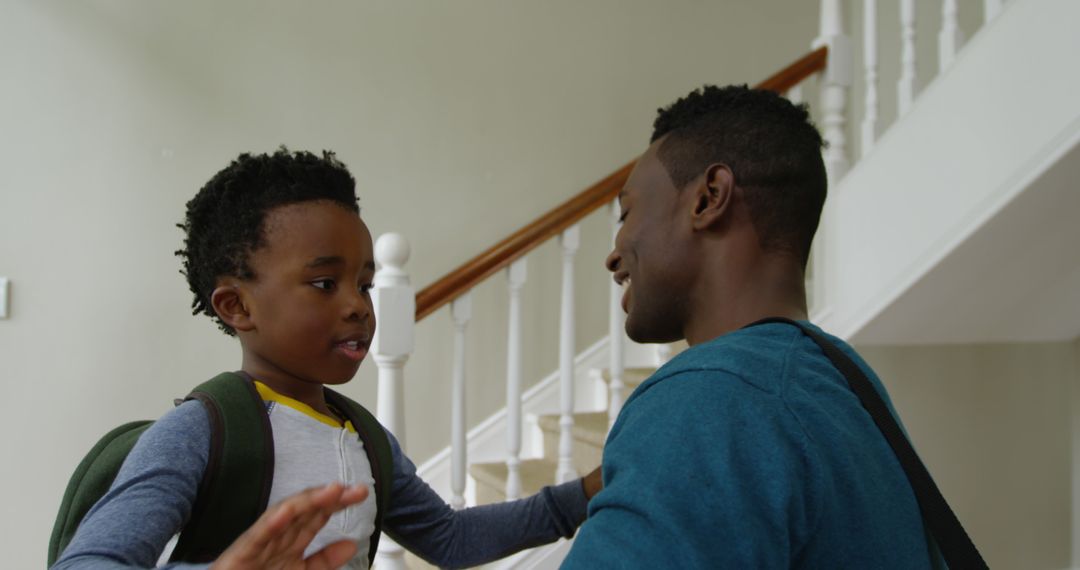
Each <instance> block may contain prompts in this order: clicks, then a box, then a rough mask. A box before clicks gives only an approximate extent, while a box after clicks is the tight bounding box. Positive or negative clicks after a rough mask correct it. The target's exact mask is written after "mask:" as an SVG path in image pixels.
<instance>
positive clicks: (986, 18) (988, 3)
mask: <svg viewBox="0 0 1080 570" xmlns="http://www.w3.org/2000/svg"><path fill="white" fill-rule="evenodd" d="M1004 4H1005V1H1004V0H984V2H983V22H984V23H986V24H989V23H990V21H991V20H993V19H994V18H996V17H997V15H998V14H1000V13H1001V8H1002V6H1003V5H1004Z"/></svg>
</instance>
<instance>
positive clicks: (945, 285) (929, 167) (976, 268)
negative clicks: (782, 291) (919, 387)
mask: <svg viewBox="0 0 1080 570" xmlns="http://www.w3.org/2000/svg"><path fill="white" fill-rule="evenodd" d="M1078 21H1080V2H1075V1H1073V0H1056V1H1047V2H1041V1H1040V2H1010V3H1009V4H1007V8H1006V9H1005V10H1003V11H1002V12H1001V13H1000V14H998V16H997V18H996V19H995V20H994V22H993V24H992V25H989V26H984V27H983V28H982V29H980V30H979V32H978V41H971V42H968V43H967V45H965V47H964V53H963V57H960V58H957V60H956V61H955V62H954V63H953V65H952V67H950V68H949V72H948V74H947V76H944V77H940V78H938V80H937V82H936V83H935V85H934V88H933V89H927V90H925V91H924V92H923V93H922V94H921V95H920V96H919V104H918V105H916V106H915V107H914V108H913V109H912V110H911V112H909V113H908V114H907V115H906V116H905V117H904V118H903V119H901V120H899V121H898V122H897V123H896V124H894V125H892V127H890V130H889V133H888V136H887V137H882V139H881V140H879V141H878V145H877V146H876V148H875V150H874V153H873V154H872V155H871V156H869V157H867V158H866V159H865V160H864V161H863V163H862V164H860V166H859V168H857V169H855V170H853V171H852V172H851V174H849V175H848V177H846V178H845V179H844V180H843V181H842V182H841V184H840V186H839V187H833V188H832V192H831V195H830V201H831V202H832V204H831V206H830V208H831V209H830V211H829V214H830V215H831V218H830V220H829V223H828V224H827V227H829V228H831V230H832V232H833V233H834V236H833V237H834V238H835V239H833V240H832V241H831V242H830V247H829V248H828V253H829V254H830V255H829V257H830V261H831V262H832V263H831V265H830V268H832V269H833V271H832V272H831V273H830V274H829V275H827V276H826V277H827V279H828V287H827V289H828V291H829V294H830V299H831V300H832V303H831V304H830V309H831V315H830V316H829V317H828V318H826V319H817V322H818V324H819V325H821V326H822V327H823V328H825V329H826V330H829V331H830V332H832V333H834V334H836V335H837V336H840V337H841V338H845V339H849V340H851V341H853V342H855V343H856V344H860V343H861V344H864V345H874V344H896V345H901V344H937V343H943V344H946V343H947V344H966V343H994V342H1000V343H1007V342H1022V340H1021V339H1024V340H1023V341H1030V342H1046V341H1048V340H1049V339H1058V338H1073V339H1075V338H1076V336H1075V334H1073V335H1072V336H1071V337H1069V336H1063V335H1062V333H1066V334H1067V333H1068V332H1069V331H1070V329H1069V326H1070V325H1071V326H1072V327H1075V326H1076V323H1078V322H1080V318H1078V316H1077V313H1076V312H1070V310H1068V309H1067V308H1068V307H1080V304H1077V303H1076V301H1075V300H1074V299H1075V298H1076V297H1075V296H1076V295H1080V286H1077V283H1078V282H1080V272H1077V271H1076V269H1075V265H1069V264H1068V263H1062V262H1061V260H1062V259H1075V257H1076V256H1075V252H1073V253H1072V254H1065V253H1063V252H1061V250H1059V249H1057V248H1058V246H1059V245H1064V246H1067V247H1072V248H1073V249H1074V250H1075V245H1074V244H1075V243H1078V241H1077V239H1076V238H1074V237H1071V236H1073V235H1075V234H1074V232H1073V230H1072V228H1075V227H1080V225H1078V224H1076V222H1075V217H1076V212H1077V211H1080V209H1078V208H1076V207H1072V206H1071V204H1072V202H1070V201H1068V200H1065V199H1064V196H1065V195H1068V191H1072V195H1077V193H1076V192H1075V188H1076V184H1075V180H1076V179H1078V178H1080V176H1078V174H1080V168H1078V167H1077V166H1076V165H1080V161H1077V160H1070V159H1065V160H1062V158H1064V157H1063V156H1062V152H1063V151H1065V150H1068V149H1070V148H1077V147H1070V145H1077V144H1080V143H1078V142H1077V141H1080V100H1078V99H1077V97H1076V95H1075V94H1076V93H1078V92H1080V74H1076V73H1062V71H1061V70H1063V69H1071V68H1074V67H1075V54H1077V53H1080V34H1077V33H1076V30H1075V22H1078ZM1070 66H1072V67H1070ZM1001 78H1008V80H1001ZM987 85H993V89H987ZM1032 86H1038V92H1039V102H1038V104H1037V105H1032V104H1031V96H1032V95H1031V93H1032ZM1020 108H1022V109H1025V112H1024V113H1007V112H1002V110H1003V109H1020ZM973 148H977V149H978V151H979V152H972V153H968V152H959V151H957V149H973ZM1074 154H1080V153H1077V152H1074ZM1070 166H1071V167H1073V171H1072V173H1059V170H1060V169H1063V168H1064V169H1068V168H1069V167H1070ZM1070 179H1071V180H1072V181H1071V182H1064V184H1065V185H1064V186H1062V187H1060V188H1059V190H1060V189H1065V190H1066V191H1065V192H1058V194H1054V192H1055V184H1059V183H1062V181H1068V180H1070ZM913 180H915V181H918V183H916V184H912V181H913ZM1042 192H1046V193H1048V194H1045V195H1043V194H1040V193H1042ZM1051 195H1052V196H1054V197H1053V198H1052V202H1051V203H1052V204H1053V205H1054V207H1047V208H1042V204H1040V203H1039V200H1041V199H1042V198H1041V197H1040V196H1051ZM927 204H933V207H932V208H927V207H926V205H927ZM1058 216H1065V217H1067V218H1068V220H1069V223H1062V222H1061V221H1058V219H1057V217H1058ZM1025 220H1026V221H1025ZM1045 232H1052V233H1045ZM1006 236H1008V239H1005V238H1006ZM991 252H992V255H991ZM1070 255H1071V257H1070ZM984 256H985V257H984ZM988 275H989V276H992V278H987V276H988ZM1032 276H1038V278H1037V279H1034V278H1033V277H1032ZM987 307H993V308H994V309H993V310H992V311H988V310H986V308H987ZM1033 315H1039V317H1038V318H1035V317H1034V316H1033ZM1072 330H1073V331H1075V330H1076V329H1075V328H1073V329H1072Z"/></svg>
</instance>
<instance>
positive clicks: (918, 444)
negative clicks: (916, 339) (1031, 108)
mask: <svg viewBox="0 0 1080 570" xmlns="http://www.w3.org/2000/svg"><path fill="white" fill-rule="evenodd" d="M860 353H861V354H862V355H863V356H864V357H865V358H866V359H867V361H868V362H870V364H871V365H872V366H873V367H874V368H875V369H876V371H877V372H878V374H879V376H881V378H882V380H883V382H884V383H885V385H886V387H887V388H888V390H889V392H890V394H891V395H892V399H893V403H894V404H895V406H896V409H897V411H898V412H899V413H900V415H901V417H902V419H903V421H904V424H905V426H906V428H907V429H908V432H909V434H910V435H911V438H912V441H913V442H914V444H915V448H916V450H917V451H918V452H919V454H920V456H921V457H922V459H923V461H924V462H925V463H926V465H927V468H928V469H929V470H930V472H931V473H932V474H933V475H934V478H935V480H936V481H937V483H938V486H939V487H940V489H941V492H942V493H943V494H944V495H945V498H946V499H947V500H948V501H949V503H950V504H951V506H952V507H953V510H954V511H955V512H956V514H957V516H958V517H959V518H960V520H961V522H962V523H963V524H964V526H965V528H966V529H967V531H968V533H969V534H970V536H971V538H972V540H974V541H975V544H976V546H978V548H979V549H980V551H981V552H982V554H983V556H984V558H985V559H986V561H987V563H988V564H989V565H990V567H991V568H1002V569H1010V568H1012V569H1017V570H1038V569H1047V570H1050V569H1060V568H1066V567H1069V566H1076V564H1075V561H1072V549H1073V548H1074V547H1075V543H1074V542H1073V540H1074V539H1073V537H1075V536H1076V531H1075V530H1074V528H1073V524H1074V522H1073V521H1074V520H1075V518H1074V517H1075V514H1074V512H1073V509H1074V507H1073V505H1074V504H1075V503H1074V499H1073V492H1074V491H1073V489H1074V487H1073V486H1074V485H1075V481H1076V476H1077V475H1076V473H1077V471H1076V470H1075V466H1074V465H1075V462H1076V457H1078V455H1077V454H1076V451H1075V450H1076V449H1077V442H1078V440H1077V434H1078V432H1077V431H1076V428H1075V421H1076V420H1077V417H1078V416H1077V413H1076V412H1077V410H1078V409H1080V407H1078V406H1076V401H1075V398H1076V388H1077V385H1078V384H1080V343H1077V342H1063V343H1053V344H1013V345H1006V344H993V345H990V344H987V345H956V346H936V347H896V346H892V347H863V348H860Z"/></svg>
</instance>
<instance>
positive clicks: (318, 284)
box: [311, 279, 334, 291]
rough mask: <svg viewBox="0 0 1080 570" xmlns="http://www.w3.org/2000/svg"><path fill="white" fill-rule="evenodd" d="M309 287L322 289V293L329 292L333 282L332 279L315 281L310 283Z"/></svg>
mask: <svg viewBox="0 0 1080 570" xmlns="http://www.w3.org/2000/svg"><path fill="white" fill-rule="evenodd" d="M311 285H312V286H314V287H315V288H317V289H322V290H323V291H330V290H332V289H333V288H334V280H333V279H317V280H315V281H312V282H311Z"/></svg>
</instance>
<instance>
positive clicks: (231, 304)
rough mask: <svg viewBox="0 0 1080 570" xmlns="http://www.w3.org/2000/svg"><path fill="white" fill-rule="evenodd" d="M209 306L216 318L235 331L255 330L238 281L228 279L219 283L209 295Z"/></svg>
mask: <svg viewBox="0 0 1080 570" xmlns="http://www.w3.org/2000/svg"><path fill="white" fill-rule="evenodd" d="M210 304H211V305H212V306H213V307H214V312H215V313H217V316H218V317H220V318H221V320H222V321H224V322H225V324H227V325H229V326H230V327H232V328H234V329H236V330H237V331H243V332H247V331H250V330H253V329H254V328H255V323H254V322H253V321H252V319H251V313H250V312H249V311H248V307H247V303H245V301H244V294H243V290H242V288H241V286H240V283H239V281H237V280H234V279H229V280H227V281H225V282H221V283H219V284H218V286H217V288H216V289H214V292H213V293H211V294H210Z"/></svg>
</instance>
